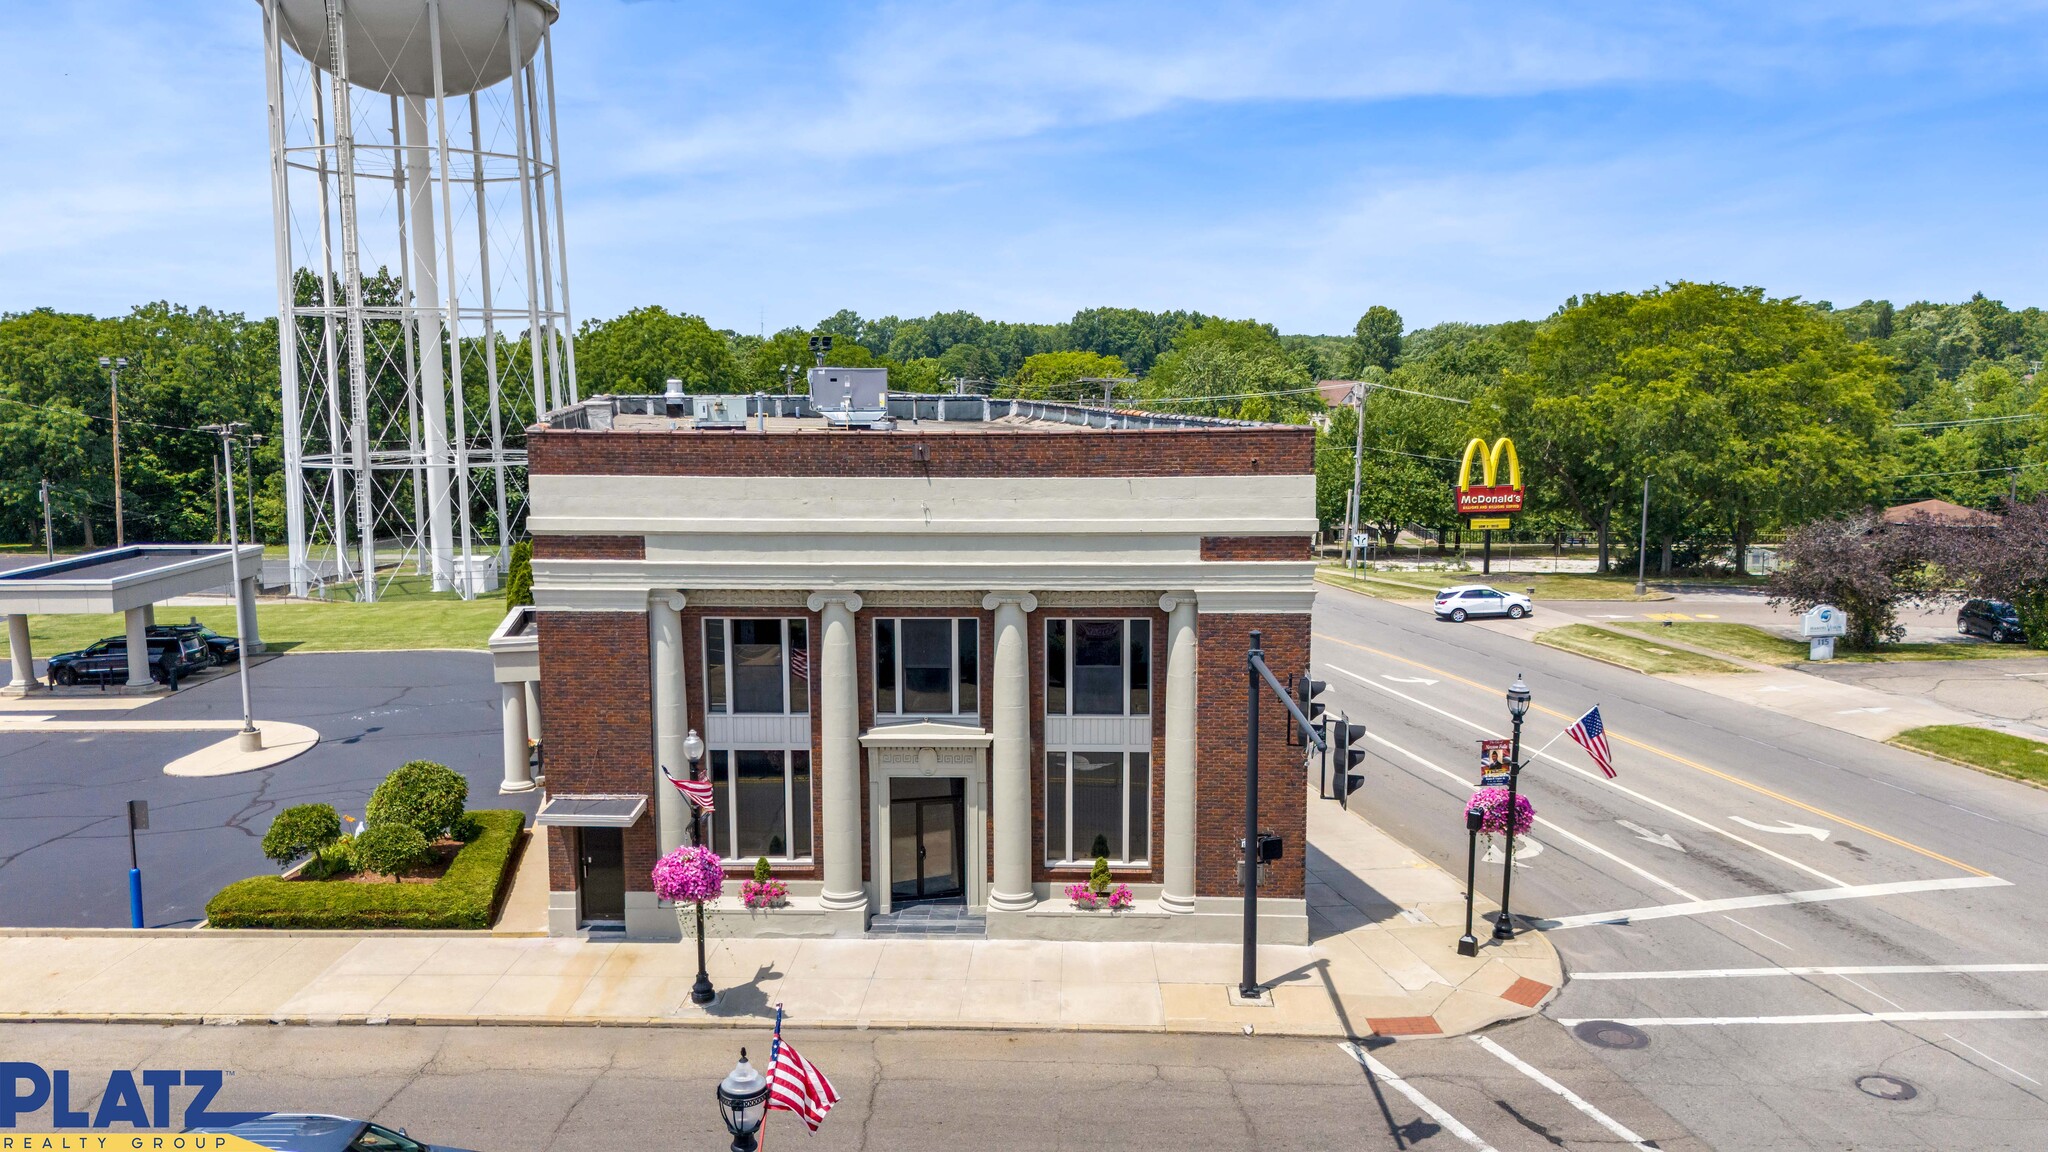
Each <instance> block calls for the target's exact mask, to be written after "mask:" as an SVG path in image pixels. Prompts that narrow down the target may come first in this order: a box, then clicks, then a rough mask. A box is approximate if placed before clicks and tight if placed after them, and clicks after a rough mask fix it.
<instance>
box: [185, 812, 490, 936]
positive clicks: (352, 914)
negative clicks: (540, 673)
mask: <svg viewBox="0 0 2048 1152" xmlns="http://www.w3.org/2000/svg"><path fill="white" fill-rule="evenodd" d="M471 815H473V816H475V817H476V821H477V824H478V826H479V828H480V829H481V834H480V835H478V836H477V838H476V839H475V840H472V841H470V842H469V843H468V844H465V845H463V848H462V851H460V852H458V853H456V855H455V859H454V861H453V862H452V863H450V864H449V866H448V871H447V873H446V874H445V875H443V876H442V877H441V878H440V879H439V880H436V881H434V882H433V883H432V884H358V883H355V882H354V881H349V880H284V879H281V878H279V877H276V876H255V877H251V878H250V879H247V880H237V881H236V882H234V883H233V884H230V885H228V886H227V887H225V888H223V889H221V890H220V891H219V892H216V893H214V896H213V899H211V900H209V901H207V903H206V921H207V926H208V927H212V928H438V929H449V928H489V927H490V926H491V914H492V912H493V910H494V909H495V908H496V906H497V902H498V891H499V889H500V888H501V887H502V886H503V885H504V884H506V883H508V882H509V874H510V871H511V868H510V865H511V863H512V853H513V850H514V849H515V848H516V847H517V846H518V844H519V835H520V832H521V830H522V829H523V828H524V827H525V825H526V815H525V814H524V813H522V812H516V811H512V810H509V809H486V810H484V811H481V812H473V813H471Z"/></svg>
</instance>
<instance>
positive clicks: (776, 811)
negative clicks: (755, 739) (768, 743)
mask: <svg viewBox="0 0 2048 1152" xmlns="http://www.w3.org/2000/svg"><path fill="white" fill-rule="evenodd" d="M705 761H706V763H707V764H708V766H709V770H710V772H711V792H712V797H713V799H712V807H713V809H714V811H713V812H712V814H711V819H710V823H711V846H712V847H713V848H715V849H717V851H718V854H719V855H720V856H722V857H724V858H725V859H727V860H733V861H741V862H744V861H749V860H754V859H756V858H758V857H761V856H766V857H768V858H769V859H770V860H808V859H809V858H810V855H811V750H810V749H808V748H714V749H711V750H710V751H709V752H707V753H705Z"/></svg>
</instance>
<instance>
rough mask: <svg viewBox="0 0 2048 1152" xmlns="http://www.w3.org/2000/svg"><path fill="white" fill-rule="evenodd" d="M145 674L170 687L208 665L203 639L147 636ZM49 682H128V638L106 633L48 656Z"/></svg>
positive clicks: (209, 659) (208, 659)
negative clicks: (85, 645) (76, 647)
mask: <svg viewBox="0 0 2048 1152" xmlns="http://www.w3.org/2000/svg"><path fill="white" fill-rule="evenodd" d="M148 643H149V678H150V679H152V680H154V681H156V682H157V683H159V684H166V685H169V686H170V687H172V688H176V687H177V686H178V679H179V678H180V677H183V676H190V675H191V674H192V673H194V672H197V671H199V670H200V669H202V668H207V667H211V666H212V664H213V657H212V656H211V655H209V654H208V653H207V650H206V641H204V640H201V639H200V638H199V637H197V636H166V637H162V638H158V637H154V636H152V637H150V638H149V640H148ZM48 675H49V677H50V683H52V684H57V685H62V686H69V685H72V684H125V683H127V682H128V638H127V637H126V636H109V637H107V638H106V639H104V640H100V641H97V642H95V643H94V644H93V645H92V646H91V647H88V648H81V649H79V650H78V651H76V652H64V653H61V654H59V655H56V656H52V657H50V666H49V672H48Z"/></svg>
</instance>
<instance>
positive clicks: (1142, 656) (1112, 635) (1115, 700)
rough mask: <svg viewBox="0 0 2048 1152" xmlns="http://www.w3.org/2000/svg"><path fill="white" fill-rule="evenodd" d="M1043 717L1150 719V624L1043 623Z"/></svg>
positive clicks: (1147, 622) (1128, 621) (1108, 622)
mask: <svg viewBox="0 0 2048 1152" xmlns="http://www.w3.org/2000/svg"><path fill="white" fill-rule="evenodd" d="M1045 714H1046V715H1048V716H1150V715H1151V714H1152V622H1151V621H1150V620H1080V619H1053V620H1047V621H1046V622H1045Z"/></svg>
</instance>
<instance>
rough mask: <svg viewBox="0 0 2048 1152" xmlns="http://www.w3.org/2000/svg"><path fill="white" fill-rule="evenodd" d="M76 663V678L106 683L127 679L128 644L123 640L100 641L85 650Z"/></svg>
mask: <svg viewBox="0 0 2048 1152" xmlns="http://www.w3.org/2000/svg"><path fill="white" fill-rule="evenodd" d="M86 653H87V654H86V657H85V659H83V660H80V661H79V662H78V665H79V667H78V678H79V679H80V680H94V681H99V682H102V683H104V682H106V681H109V680H113V679H116V678H118V679H121V680H126V679H127V678H128V644H127V642H126V641H123V640H102V641H100V642H99V643H97V644H95V645H93V646H92V647H91V648H88V649H87V650H86Z"/></svg>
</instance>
